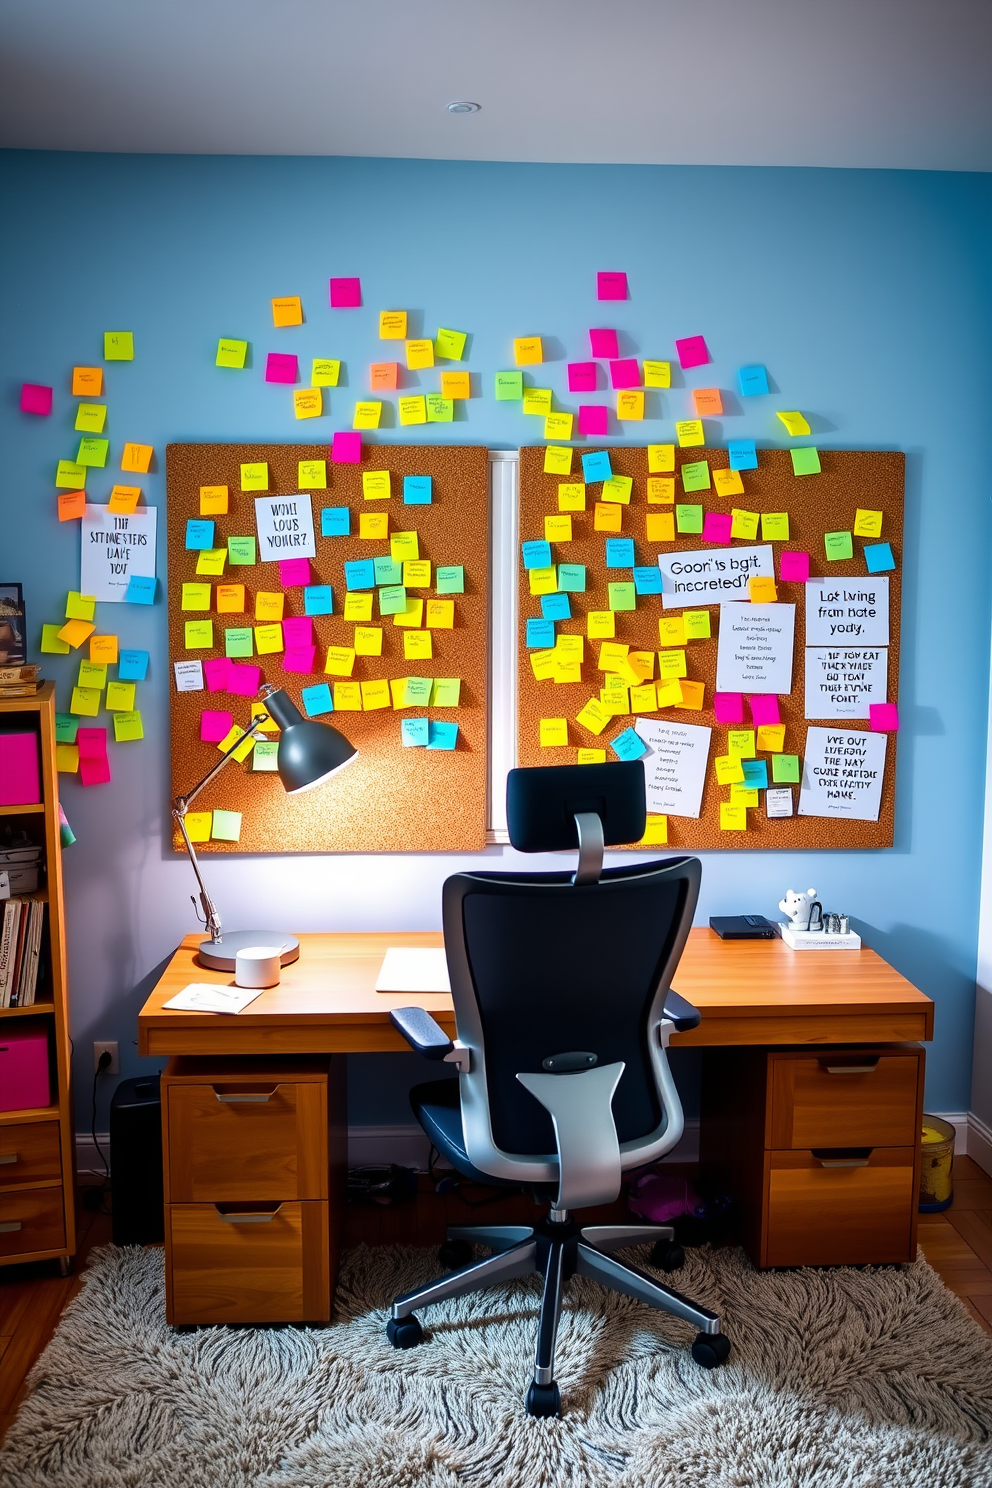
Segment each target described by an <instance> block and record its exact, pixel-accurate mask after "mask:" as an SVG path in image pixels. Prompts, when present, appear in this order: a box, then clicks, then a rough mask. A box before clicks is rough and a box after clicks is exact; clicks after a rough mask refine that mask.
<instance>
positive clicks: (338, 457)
mask: <svg viewBox="0 0 992 1488" xmlns="http://www.w3.org/2000/svg"><path fill="white" fill-rule="evenodd" d="M331 459H332V460H333V461H334V463H335V465H360V464H361V462H362V436H361V434H352V433H351V432H350V430H347V429H339V430H338V431H337V433H336V434H335V435H334V438H333V439H332V440H331Z"/></svg>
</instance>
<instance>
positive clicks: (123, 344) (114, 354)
mask: <svg viewBox="0 0 992 1488" xmlns="http://www.w3.org/2000/svg"><path fill="white" fill-rule="evenodd" d="M103 360H104V361H105V362H133V361H134V332H133V331H104V333H103Z"/></svg>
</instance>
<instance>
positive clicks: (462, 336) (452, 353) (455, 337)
mask: <svg viewBox="0 0 992 1488" xmlns="http://www.w3.org/2000/svg"><path fill="white" fill-rule="evenodd" d="M467 340H468V332H467V331H449V330H448V329H446V327H444V326H439V327H438V332H437V335H436V336H435V338H434V355H435V356H439V357H445V358H447V360H448V361H449V362H460V361H461V359H462V352H463V351H464V350H465V342H466V341H467Z"/></svg>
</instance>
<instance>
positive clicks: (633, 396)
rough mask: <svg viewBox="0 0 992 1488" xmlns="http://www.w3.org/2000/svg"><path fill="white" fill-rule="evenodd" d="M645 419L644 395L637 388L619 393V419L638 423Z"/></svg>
mask: <svg viewBox="0 0 992 1488" xmlns="http://www.w3.org/2000/svg"><path fill="white" fill-rule="evenodd" d="M643 417H644V394H643V393H642V392H641V391H640V389H637V388H627V389H625V390H624V391H623V392H619V393H617V418H618V419H625V420H626V421H627V422H634V423H636V422H638V421H639V420H641V419H643Z"/></svg>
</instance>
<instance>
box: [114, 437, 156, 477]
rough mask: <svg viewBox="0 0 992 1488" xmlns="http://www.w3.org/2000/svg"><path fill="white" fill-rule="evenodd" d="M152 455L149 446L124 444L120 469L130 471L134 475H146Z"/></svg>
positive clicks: (152, 451)
mask: <svg viewBox="0 0 992 1488" xmlns="http://www.w3.org/2000/svg"><path fill="white" fill-rule="evenodd" d="M154 453H155V451H154V450H153V448H152V446H151V445H150V444H125V446H124V449H123V451H122V453H121V469H122V470H131V471H133V472H134V473H135V474H136V475H147V474H148V471H149V469H150V467H151V463H152V455H153V454H154Z"/></svg>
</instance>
